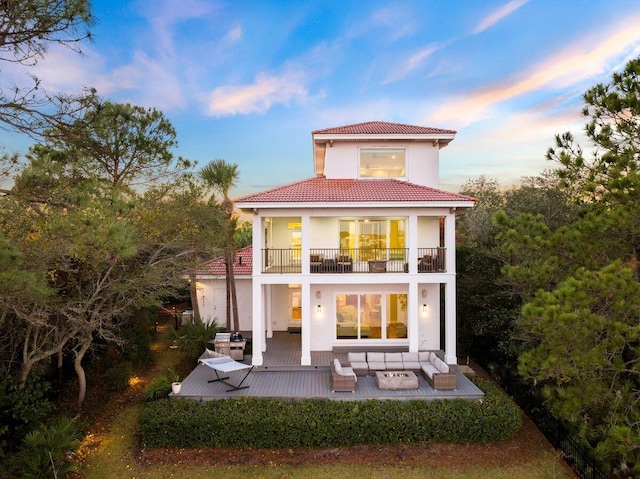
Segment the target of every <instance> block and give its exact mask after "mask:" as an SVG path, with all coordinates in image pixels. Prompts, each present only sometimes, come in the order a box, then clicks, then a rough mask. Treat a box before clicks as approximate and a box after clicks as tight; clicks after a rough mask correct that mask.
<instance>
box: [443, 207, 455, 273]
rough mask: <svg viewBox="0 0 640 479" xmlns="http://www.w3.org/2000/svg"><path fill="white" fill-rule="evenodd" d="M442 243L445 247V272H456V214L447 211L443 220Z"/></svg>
mask: <svg viewBox="0 0 640 479" xmlns="http://www.w3.org/2000/svg"><path fill="white" fill-rule="evenodd" d="M444 241H445V243H444V245H445V247H446V248H447V253H446V270H447V273H452V274H455V273H456V214H455V213H449V214H448V215H447V216H446V218H445V220H444Z"/></svg>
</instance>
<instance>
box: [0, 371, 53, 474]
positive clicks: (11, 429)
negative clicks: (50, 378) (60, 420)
mask: <svg viewBox="0 0 640 479" xmlns="http://www.w3.org/2000/svg"><path fill="white" fill-rule="evenodd" d="M48 390H49V383H47V382H46V381H43V380H41V379H39V378H36V379H34V380H30V381H28V382H27V384H26V385H25V387H24V388H23V389H19V388H18V387H17V385H16V384H14V383H13V382H11V381H10V380H4V381H1V382H0V458H1V457H2V456H3V455H4V452H5V450H6V449H7V448H8V447H9V446H10V445H13V446H15V445H17V444H19V443H20V441H21V440H22V438H23V437H24V436H25V435H26V434H27V433H28V432H29V431H31V430H32V429H33V428H34V427H35V426H36V425H37V424H39V423H41V422H42V419H43V418H44V417H46V415H47V414H48V413H49V411H51V409H52V407H53V404H52V403H51V401H49V399H48V398H47V397H46V394H47V391H48ZM12 448H13V447H12ZM0 462H1V461H0Z"/></svg>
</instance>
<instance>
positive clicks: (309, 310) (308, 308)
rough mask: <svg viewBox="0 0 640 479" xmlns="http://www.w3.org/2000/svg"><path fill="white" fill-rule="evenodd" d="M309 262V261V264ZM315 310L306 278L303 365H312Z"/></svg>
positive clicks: (304, 288) (303, 297)
mask: <svg viewBox="0 0 640 479" xmlns="http://www.w3.org/2000/svg"><path fill="white" fill-rule="evenodd" d="M303 229H304V225H303ZM303 244H304V243H303ZM308 256H309V255H307V258H308ZM308 264H309V262H308V261H307V265H308ZM307 268H308V266H307ZM314 294H315V293H314ZM313 311H314V309H313V305H312V304H311V286H310V284H309V280H306V281H305V282H304V283H302V328H301V331H300V334H301V336H302V337H301V338H300V340H301V341H300V342H301V348H302V354H301V358H300V365H301V366H311V315H312V314H314V313H313Z"/></svg>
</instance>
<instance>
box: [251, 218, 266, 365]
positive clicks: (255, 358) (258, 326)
mask: <svg viewBox="0 0 640 479" xmlns="http://www.w3.org/2000/svg"><path fill="white" fill-rule="evenodd" d="M252 233H253V272H252V275H251V278H252V280H251V301H252V308H251V309H252V314H253V321H252V326H251V327H252V334H251V341H252V357H251V364H253V365H254V366H262V361H263V358H262V353H263V352H264V351H265V348H266V344H267V343H266V338H265V332H264V324H265V323H264V319H263V318H264V313H265V305H264V301H263V294H264V288H263V287H262V283H261V281H260V280H261V276H262V274H261V273H262V256H263V253H262V244H263V242H264V239H263V226H262V217H261V216H260V214H259V212H257V211H254V215H253V223H252Z"/></svg>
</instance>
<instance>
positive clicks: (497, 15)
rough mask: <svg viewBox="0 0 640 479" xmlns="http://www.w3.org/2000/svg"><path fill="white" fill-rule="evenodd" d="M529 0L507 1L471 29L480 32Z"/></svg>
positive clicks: (476, 32) (475, 32)
mask: <svg viewBox="0 0 640 479" xmlns="http://www.w3.org/2000/svg"><path fill="white" fill-rule="evenodd" d="M528 2H529V0H511V1H510V2H509V3H507V4H506V5H504V6H503V7H501V8H499V9H498V10H496V11H495V12H493V13H491V14H490V15H489V16H487V17H486V18H484V19H483V20H482V21H481V22H480V23H479V24H478V26H477V27H476V28H475V29H474V30H473V33H474V34H478V33H482V32H484V31H485V30H487V29H488V28H491V27H492V26H494V25H495V24H496V23H498V22H499V21H500V20H502V19H503V18H505V17H507V16H509V15H511V14H512V13H513V12H515V11H516V10H518V9H519V8H520V7H522V6H523V5H525V4H527V3H528Z"/></svg>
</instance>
